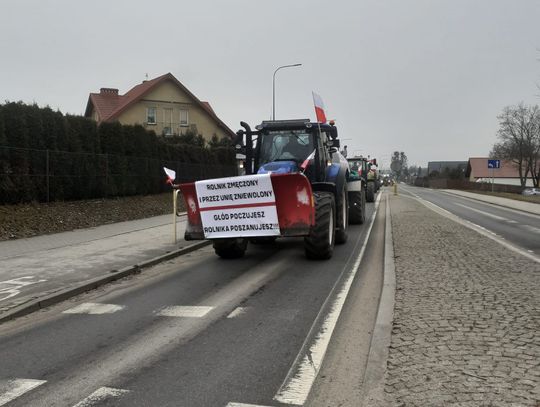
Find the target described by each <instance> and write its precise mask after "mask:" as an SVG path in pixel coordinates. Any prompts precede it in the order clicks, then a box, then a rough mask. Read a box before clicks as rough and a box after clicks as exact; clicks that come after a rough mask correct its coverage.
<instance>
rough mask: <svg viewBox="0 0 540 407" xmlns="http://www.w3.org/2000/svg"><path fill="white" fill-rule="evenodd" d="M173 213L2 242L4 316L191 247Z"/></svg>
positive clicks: (0, 279)
mask: <svg viewBox="0 0 540 407" xmlns="http://www.w3.org/2000/svg"><path fill="white" fill-rule="evenodd" d="M184 219H185V218H184V217H178V225H177V236H178V243H177V244H173V226H172V214H171V215H163V216H156V217H152V218H147V219H140V220H134V221H129V222H120V223H114V224H109V225H103V226H99V227H96V228H89V229H81V230H75V231H72V232H64V233H57V234H52V235H45V236H37V237H33V238H28V239H17V240H10V241H4V242H0V316H1V315H2V313H3V312H5V311H8V310H10V309H13V308H14V307H16V306H19V305H21V304H24V303H26V302H28V301H31V300H33V299H35V298H38V297H41V296H43V295H48V294H52V293H55V292H58V291H60V290H63V289H66V288H69V287H72V286H74V285H78V284H80V283H82V282H84V281H88V280H91V279H93V278H96V277H100V276H103V275H105V274H107V273H109V272H110V271H111V270H118V269H121V268H123V267H127V266H132V265H134V264H137V263H140V262H142V261H145V260H149V259H151V258H154V257H156V256H160V255H163V254H166V253H168V252H171V251H173V250H175V249H178V248H180V247H183V246H187V245H188V242H185V241H184V230H185V220H184Z"/></svg>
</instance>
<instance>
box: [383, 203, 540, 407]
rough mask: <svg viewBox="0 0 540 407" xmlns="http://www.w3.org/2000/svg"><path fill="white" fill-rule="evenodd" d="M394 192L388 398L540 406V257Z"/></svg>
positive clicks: (401, 402) (403, 402)
mask: <svg viewBox="0 0 540 407" xmlns="http://www.w3.org/2000/svg"><path fill="white" fill-rule="evenodd" d="M390 198H391V200H390V206H391V218H392V229H393V230H392V233H393V239H394V250H395V269H396V297H395V300H396V303H395V310H394V322H393V329H392V338H391V345H390V349H389V357H388V363H387V373H386V378H385V396H386V398H387V402H386V403H385V405H394V406H407V407H408V406H458V405H459V406H538V405H540V334H539V332H540V295H539V293H540V265H538V263H535V262H533V261H531V260H528V259H527V258H525V257H522V256H520V255H518V254H516V253H514V252H512V251H510V250H508V249H506V248H504V247H503V246H501V245H499V244H497V243H495V242H493V241H492V240H491V239H488V238H487V237H484V236H482V235H480V234H478V233H476V232H475V231H473V230H470V229H468V228H466V227H465V226H462V225H459V224H457V223H455V222H453V221H451V220H449V219H447V218H445V217H443V216H441V215H438V214H436V213H435V212H433V211H431V210H429V209H428V208H426V207H425V206H424V205H422V204H420V203H419V202H417V201H416V200H414V199H413V198H409V197H406V196H391V197H390Z"/></svg>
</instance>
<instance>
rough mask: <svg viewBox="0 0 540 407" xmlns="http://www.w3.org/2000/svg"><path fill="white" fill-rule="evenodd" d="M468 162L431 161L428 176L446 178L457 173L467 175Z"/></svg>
mask: <svg viewBox="0 0 540 407" xmlns="http://www.w3.org/2000/svg"><path fill="white" fill-rule="evenodd" d="M466 168H467V161H430V162H428V168H427V174H424V175H427V176H431V177H433V176H443V177H444V176H445V175H448V174H450V173H452V172H454V173H455V171H456V170H457V171H462V174H464V173H465V169H466Z"/></svg>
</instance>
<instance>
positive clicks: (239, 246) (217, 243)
mask: <svg viewBox="0 0 540 407" xmlns="http://www.w3.org/2000/svg"><path fill="white" fill-rule="evenodd" d="M213 244H214V251H215V252H216V254H217V255H218V256H219V257H221V258H222V259H238V258H240V257H243V256H244V254H245V252H246V249H247V244H248V240H247V239H245V238H227V239H214V241H213Z"/></svg>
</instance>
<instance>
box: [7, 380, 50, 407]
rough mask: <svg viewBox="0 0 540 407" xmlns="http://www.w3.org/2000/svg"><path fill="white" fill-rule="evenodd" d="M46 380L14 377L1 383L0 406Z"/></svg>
mask: <svg viewBox="0 0 540 407" xmlns="http://www.w3.org/2000/svg"><path fill="white" fill-rule="evenodd" d="M46 382H47V381H46V380H33V379H13V380H9V381H7V383H4V384H3V385H2V383H0V406H3V405H5V404H7V403H9V402H10V401H13V400H15V399H16V398H17V397H20V396H22V395H23V394H24V393H26V392H29V391H30V390H32V389H35V388H36V387H38V386H41V385H42V384H43V383H46Z"/></svg>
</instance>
